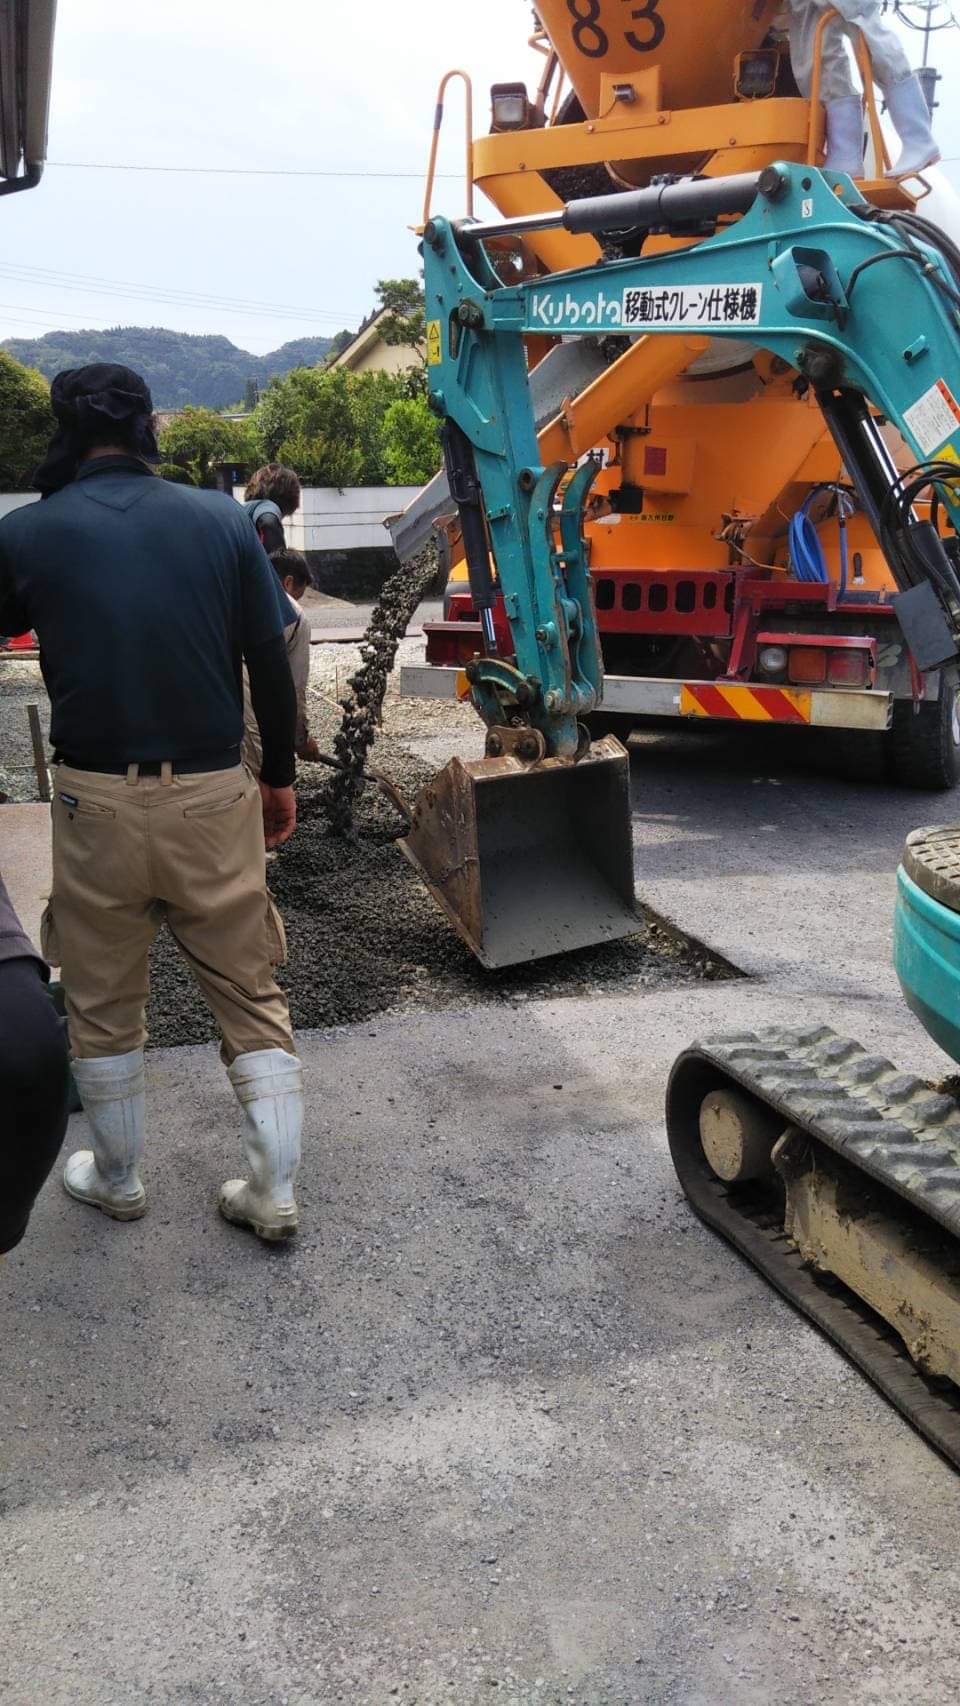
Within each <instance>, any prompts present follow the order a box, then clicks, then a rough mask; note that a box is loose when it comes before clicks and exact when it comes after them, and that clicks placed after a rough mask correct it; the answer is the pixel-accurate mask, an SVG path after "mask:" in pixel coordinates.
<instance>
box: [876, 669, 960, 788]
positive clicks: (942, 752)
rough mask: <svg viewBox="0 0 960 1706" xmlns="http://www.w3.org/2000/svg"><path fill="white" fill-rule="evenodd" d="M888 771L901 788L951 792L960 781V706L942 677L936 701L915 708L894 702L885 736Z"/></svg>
mask: <svg viewBox="0 0 960 1706" xmlns="http://www.w3.org/2000/svg"><path fill="white" fill-rule="evenodd" d="M887 771H888V774H889V776H890V778H891V780H892V781H894V782H896V783H897V784H898V785H899V786H900V787H901V788H930V789H944V788H954V787H956V785H957V782H958V781H960V703H958V698H957V689H956V687H955V686H954V685H953V683H952V682H948V681H946V680H945V679H944V678H943V677H941V680H940V693H939V696H938V697H937V699H936V700H935V701H934V702H932V703H930V704H925V703H923V702H921V704H920V705H919V706H917V707H916V709H915V708H914V705H913V702H912V701H911V700H909V699H897V700H895V701H894V706H893V722H892V724H891V727H890V732H889V734H888V736H887Z"/></svg>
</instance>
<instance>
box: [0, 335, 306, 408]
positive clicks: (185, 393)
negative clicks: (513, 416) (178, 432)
mask: <svg viewBox="0 0 960 1706" xmlns="http://www.w3.org/2000/svg"><path fill="white" fill-rule="evenodd" d="M332 342H333V339H332V338H296V339H294V341H293V342H292V343H288V344H283V345H282V346H281V348H280V349H277V350H273V351H272V352H271V353H270V355H251V354H250V351H249V350H245V349H238V348H237V346H236V344H233V343H231V342H230V339H229V338H223V337H218V336H210V337H206V336H197V335H195V334H194V333H191V332H168V331H166V330H165V329H164V327H162V326H115V327H111V329H110V330H109V331H106V332H46V333H44V336H43V337H42V338H5V339H4V340H3V342H2V343H0V349H5V350H6V351H7V352H8V353H9V354H10V355H12V356H13V357H14V359H15V360H16V361H22V362H23V364H24V366H25V367H37V368H39V370H40V372H41V373H44V374H46V376H47V378H48V379H52V378H53V376H54V374H55V373H59V372H60V370H61V368H64V367H84V366H86V364H87V363H88V362H94V361H115V362H121V363H122V364H123V365H124V366H125V367H133V368H135V369H136V371H137V372H138V373H142V374H143V377H144V378H145V379H146V381H147V384H148V385H149V386H150V390H151V392H152V394H153V401H154V404H155V405H156V407H157V408H158V409H179V408H182V407H183V405H184V404H185V403H197V404H202V405H204V406H205V407H206V408H208V409H224V408H227V407H228V406H229V405H230V404H231V403H238V402H241V401H242V400H243V398H244V395H245V393H246V390H247V386H248V383H249V381H250V380H254V381H255V382H256V384H257V385H259V386H260V387H261V388H262V387H263V386H264V385H266V384H268V383H269V381H270V380H271V379H272V378H273V376H274V374H275V373H288V372H289V371H290V369H291V367H311V366H314V365H315V364H316V363H317V362H318V361H322V359H323V357H324V355H325V354H326V352H327V350H328V349H329V348H330V345H331V343H332Z"/></svg>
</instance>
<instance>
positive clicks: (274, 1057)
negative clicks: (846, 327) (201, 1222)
mask: <svg viewBox="0 0 960 1706" xmlns="http://www.w3.org/2000/svg"><path fill="white" fill-rule="evenodd" d="M227 1077H228V1078H229V1080H230V1082H231V1084H232V1085H233V1088H234V1091H235V1093H236V1097H237V1100H238V1102H239V1103H240V1106H241V1108H242V1109H243V1114H244V1124H243V1134H242V1142H243V1148H244V1152H245V1154H246V1158H247V1165H248V1167H249V1169H250V1178H249V1179H228V1180H227V1182H226V1184H225V1185H221V1187H220V1201H219V1207H220V1213H221V1214H222V1215H223V1217H224V1219H225V1220H232V1221H233V1222H234V1223H235V1224H236V1225H237V1226H249V1227H250V1229H251V1231H253V1232H255V1233H256V1235H257V1237H258V1238H263V1239H264V1240H265V1241H266V1243H268V1244H274V1243H277V1242H278V1241H279V1240H280V1239H282V1238H292V1237H293V1236H294V1234H295V1233H296V1231H297V1228H298V1226H299V1224H300V1222H299V1216H298V1214H297V1205H296V1202H295V1200H294V1195H293V1187H294V1182H295V1180H296V1177H297V1168H298V1167H299V1165H300V1138H301V1133H302V1131H303V1068H302V1066H301V1065H300V1062H299V1060H298V1059H297V1057H296V1055H295V1054H287V1053H286V1051H285V1050H284V1049H282V1048H264V1049H257V1050H255V1051H254V1052H253V1053H252V1054H240V1055H238V1056H237V1058H236V1060H235V1061H234V1063H233V1065H232V1066H228V1067H227Z"/></svg>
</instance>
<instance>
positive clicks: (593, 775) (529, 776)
mask: <svg viewBox="0 0 960 1706" xmlns="http://www.w3.org/2000/svg"><path fill="white" fill-rule="evenodd" d="M398 845H399V846H400V847H401V849H402V851H403V852H404V854H405V855H406V857H407V858H408V859H409V861H410V863H411V865H413V866H414V868H415V869H416V870H417V871H418V872H419V873H420V875H421V877H422V878H423V880H424V882H425V883H426V885H427V887H428V889H429V890H430V893H431V894H432V895H433V897H434V899H435V900H436V901H437V902H438V904H439V905H440V907H441V908H442V909H443V911H444V912H445V913H446V916H447V918H448V919H449V920H450V922H451V924H452V925H453V926H454V928H455V929H456V930H457V931H458V932H459V934H460V935H461V936H462V937H463V940H464V941H465V942H466V944H467V946H468V947H469V948H470V949H471V951H472V952H473V953H474V954H475V955H476V957H477V959H478V960H480V962H481V964H482V965H485V966H488V967H489V968H490V969H491V970H493V969H497V968H499V967H501V966H512V965H518V964H520V963H522V962H523V961H526V960H539V959H543V958H544V957H545V956H547V955H549V954H564V953H569V952H570V951H571V949H575V948H585V947H593V946H595V945H596V944H598V943H603V942H612V941H615V940H616V939H617V938H618V937H621V936H628V935H631V934H632V933H633V932H634V931H636V930H637V929H638V928H639V919H638V918H637V914H636V910H635V904H634V887H633V837H632V833H631V824H630V772H629V760H628V758H627V754H626V752H625V751H624V749H623V747H622V746H621V745H620V742H619V741H618V740H616V739H615V738H614V737H612V736H610V737H607V738H606V739H605V740H602V741H597V742H595V744H594V745H593V746H592V747H591V748H590V751H589V752H588V754H587V755H586V756H585V757H583V758H582V759H581V760H580V762H579V763H576V764H574V763H571V762H568V761H565V760H562V759H545V760H543V761H542V762H540V763H538V764H534V765H530V764H524V763H523V762H522V761H521V760H519V759H517V758H515V757H512V756H511V757H504V758H483V759H479V760H476V761H474V762H470V763H464V762H462V761H461V760H460V759H458V758H454V759H452V760H451V761H450V763H449V764H447V765H446V766H445V767H444V768H443V769H442V770H440V771H439V772H438V773H437V775H436V776H435V777H433V779H432V780H431V781H430V782H429V783H427V785H426V786H425V787H424V788H423V789H421V792H420V794H419V795H418V796H417V799H416V801H415V803H414V809H413V820H412V823H411V826H410V830H409V832H408V834H407V835H406V836H405V837H404V838H403V839H402V840H401V841H400V842H399V844H398Z"/></svg>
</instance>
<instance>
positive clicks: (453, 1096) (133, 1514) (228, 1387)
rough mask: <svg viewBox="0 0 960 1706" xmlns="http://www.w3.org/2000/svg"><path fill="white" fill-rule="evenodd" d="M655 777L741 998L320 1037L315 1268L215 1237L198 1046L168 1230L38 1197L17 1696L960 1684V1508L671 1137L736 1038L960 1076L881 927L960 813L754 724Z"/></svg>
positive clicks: (197, 1699) (163, 1058) (661, 828)
mask: <svg viewBox="0 0 960 1706" xmlns="http://www.w3.org/2000/svg"><path fill="white" fill-rule="evenodd" d="M765 737H766V738H765ZM633 777H634V792H635V804H636V830H637V870H638V889H639V892H640V893H641V895H642V896H643V898H644V899H646V900H648V901H649V902H650V903H651V904H653V905H654V906H656V907H657V908H658V909H659V910H660V911H662V912H663V913H665V914H667V915H668V916H670V917H671V918H673V919H674V920H676V921H677V922H678V923H680V924H682V925H684V926H685V927H686V928H688V929H689V930H691V931H692V932H693V933H694V934H696V935H698V936H700V937H701V938H703V939H704V940H706V941H707V942H709V943H710V944H711V945H713V946H714V947H716V948H717V949H718V950H720V951H722V952H723V953H724V954H725V955H726V956H727V957H728V958H730V959H732V960H734V961H736V962H737V963H738V964H739V965H740V966H741V967H742V968H743V969H744V970H745V971H746V972H747V973H748V974H749V975H748V976H746V977H745V978H742V979H739V980H734V981H730V982H727V983H704V984H700V985H695V986H688V987H684V988H680V989H674V990H671V991H667V992H664V991H662V990H661V991H652V992H650V993H649V994H647V995H640V996H636V995H630V996H626V995H623V994H622V993H618V994H612V995H594V996H588V997H573V996H571V997H567V998H564V999H560V1000H556V999H544V1000H540V999H527V1000H524V999H521V998H518V999H517V1000H516V1001H514V1002H512V1003H510V1004H509V1005H502V1006H497V1007H495V1008H492V1007H489V1006H484V1007H476V1006H474V1007H467V1006H459V1007H453V1008H450V1009H448V1010H444V1011H441V1012H439V1013H438V1012H430V1013H409V1012H408V1013H401V1014H397V1015H393V1016H382V1017H380V1018H379V1019H377V1020H376V1021H374V1022H368V1023H366V1024H363V1025H358V1026H355V1027H351V1028H349V1029H345V1030H338V1031H335V1032H318V1033H313V1034H312V1035H306V1036H304V1037H303V1038H302V1050H303V1055H304V1060H305V1063H306V1066H307V1073H308V1084H309V1104H310V1107H309V1123H308V1132H309V1137H308V1144H307V1153H306V1160H305V1165H304V1170H303V1187H302V1204H303V1219H304V1231H303V1235H302V1237H301V1239H300V1241H299V1243H298V1244H297V1246H296V1248H293V1249H290V1250H287V1251H269V1250H266V1249H264V1248H262V1247H260V1246H258V1245H257V1244H255V1243H254V1242H253V1241H252V1240H250V1239H249V1238H248V1237H246V1236H245V1235H244V1234H243V1233H242V1232H239V1231H238V1230H236V1229H235V1228H231V1227H228V1226H226V1225H224V1224H223V1223H222V1222H220V1221H218V1219H217V1216H216V1214H215V1213H214V1211H213V1203H214V1197H215V1191H216V1186H217V1184H218V1183H219V1181H220V1179H222V1178H223V1177H225V1176H226V1175H227V1173H229V1172H232V1171H233V1170H234V1166H235V1157H236V1136H235V1131H236V1121H235V1118H234V1113H233V1110H232V1108H231V1103H230V1098H229V1096H228V1093H227V1087H226V1084H225V1081H224V1077H223V1074H222V1070H221V1069H220V1067H219V1066H218V1063H217V1060H216V1056H215V1052H214V1050H213V1049H212V1048H209V1049H207V1048H204V1049H180V1050H167V1051H159V1052H158V1053H157V1054H155V1055H153V1056H152V1057H151V1058H150V1061H149V1066H148V1094H149V1099H150V1110H151V1132H150V1151H149V1157H148V1166H147V1169H146V1174H147V1185H148V1191H149V1193H150V1198H151V1209H150V1212H149V1214H148V1216H147V1217H146V1218H145V1219H144V1220H142V1221H140V1222H137V1223H134V1224H132V1225H128V1226H118V1225H115V1224H113V1223H110V1222H106V1221H104V1220H103V1219H101V1218H100V1217H98V1216H97V1215H96V1214H95V1213H94V1212H93V1211H90V1210H87V1209H84V1208H82V1207H80V1206H79V1205H77V1204H75V1203H72V1202H70V1201H68V1200H67V1199H66V1198H65V1197H64V1196H63V1194H62V1193H61V1191H60V1189H59V1187H56V1188H55V1187H54V1186H51V1188H49V1189H48V1191H47V1192H46V1193H45V1196H44V1198H43V1200H42V1203H41V1205H40V1208H39V1210H38V1213H37V1215H36V1217H35V1224H34V1226H33V1227H32V1229H31V1234H30V1237H29V1239H28V1241H27V1242H26V1243H25V1244H24V1245H23V1246H22V1247H21V1249H20V1250H19V1251H18V1252H16V1253H15V1255H14V1256H13V1257H12V1258H11V1259H9V1260H8V1261H7V1262H6V1264H5V1266H4V1267H3V1268H0V1333H2V1343H3V1346H4V1358H3V1379H2V1387H0V1406H2V1408H0V1425H2V1440H3V1455H2V1464H0V1513H2V1521H0V1547H2V1567H0V1628H2V1635H3V1650H4V1657H3V1663H2V1666H0V1700H2V1701H4V1702H7V1701H9V1702H11V1703H15V1706H25V1703H30V1706H32V1703H33V1702H44V1703H50V1706H61V1703H62V1706H135V1703H136V1706H140V1703H148V1706H161V1703H162V1706H174V1703H176V1706H215V1703H216V1706H221V1703H222V1706H228V1703H229V1706H261V1703H262V1706H266V1703H268V1702H270V1703H277V1706H280V1703H282V1702H287V1703H288V1706H315V1703H316V1706H320V1703H322V1706H326V1703H327V1702H333V1701H345V1702H349V1703H355V1702H357V1703H359V1702H370V1703H373V1706H384V1703H389V1702H392V1701H393V1700H400V1701H404V1702H407V1703H410V1702H414V1701H417V1702H421V1703H423V1702H441V1701H442V1702H456V1703H470V1706H473V1703H479V1702H489V1701H492V1700H505V1701H515V1702H521V1701H522V1702H551V1703H560V1702H563V1703H565V1702H568V1701H571V1700H572V1701H576V1702H579V1703H581V1706H603V1703H604V1702H610V1703H613V1702H626V1703H631V1706H632V1703H634V1702H643V1703H647V1702H651V1703H656V1706H717V1703H723V1706H726V1703H728V1702H729V1703H730V1706H771V1703H773V1702H785V1703H787V1706H801V1703H805V1702H809V1703H810V1706H880V1703H883V1706H887V1703H890V1706H941V1703H944V1702H947V1701H950V1700H953V1699H955V1698H956V1697H957V1693H958V1690H960V1627H958V1618H960V1613H958V1605H960V1566H958V1558H957V1546H956V1535H957V1531H958V1517H960V1483H958V1480H957V1478H956V1477H955V1475H954V1474H953V1472H952V1471H951V1470H950V1469H948V1468H947V1467H946V1466H945V1465H944V1464H943V1463H942V1462H941V1461H940V1460H939V1459H938V1458H937V1457H936V1456H935V1455H934V1454H933V1453H932V1451H930V1449H929V1448H928V1447H927V1446H926V1445H924V1443H923V1442H922V1441H921V1440H920V1439H919V1438H918V1437H917V1436H916V1435H915V1434H913V1432H912V1431H911V1430H910V1428H909V1427H908V1426H907V1425H906V1424H905V1423H903V1422H902V1421H900V1419H899V1418H898V1417H897V1416H896V1415H895V1414H894V1413H893V1412H892V1411H891V1410H890V1409H889V1408H888V1407H887V1405H886V1404H885V1403H884V1402H883V1400H882V1399H880V1398H879V1397H878V1396H877V1395H876V1394H875V1393H874V1392H873V1390H872V1389H871V1388H870V1387H869V1386H868V1385H867V1384H866V1382H865V1381H864V1380H863V1379H862V1377H861V1376H860V1375H859V1374H858V1373H857V1372H856V1371H855V1370H853V1369H852V1368H851V1367H850V1366H849V1365H847V1364H846V1363H845V1362H844V1360H843V1359H842V1358H841V1357H840V1356H839V1355H838V1354H836V1353H835V1352H834V1351H833V1350H832V1349H831V1347H830V1346H829V1345H827V1344H826V1343H825V1342H824V1341H823V1340H822V1339H821V1338H820V1337H819V1336H818V1335H817V1334H816V1333H815V1332H814V1331H813V1330H812V1329H811V1328H809V1327H808V1326H807V1325H806V1324H805V1323H804V1322H803V1321H802V1320H801V1319H800V1318H799V1317H797V1316H796V1315H795V1314H794V1313H793V1312H792V1311H791V1310H790V1309H789V1308H788V1307H787V1306H786V1305H785V1304H784V1303H782V1302H781V1301H780V1299H779V1298H778V1297H776V1296H775V1295H773V1294H772V1293H771V1292H770V1291H769V1290H768V1289H767V1288H766V1287H765V1285H764V1283H763V1282H762V1281H761V1280H760V1279H759V1278H758V1277H757V1276H756V1275H755V1274H754V1273H753V1271H752V1270H751V1269H749V1268H748V1267H746V1266H745V1265H744V1264H743V1263H742V1261H741V1260H740V1259H739V1258H738V1257H737V1256H736V1255H735V1254H734V1253H732V1252H731V1251H730V1250H729V1249H727V1248H726V1247H725V1246H724V1245H723V1244H721V1243H719V1242H718V1241H717V1240H716V1238H714V1237H713V1236H712V1235H711V1234H710V1233H708V1232H707V1231H706V1230H705V1229H704V1228H702V1227H701V1226H700V1225H699V1223H697V1222H696V1221H695V1220H693V1218H692V1217H691V1215H690V1214H689V1212H688V1210H687V1209H686V1207H685V1206H684V1203H683V1201H682V1199H681V1197H680V1194H679V1191H678V1188H677V1185H676V1182H675V1179H674V1175H673V1172H672V1169H671V1166H670V1163H669V1158H668V1155H667V1152H666V1144H665V1138H664V1132H663V1125H662V1098H663V1087H664V1081H665V1077H666V1073H667V1070H668V1067H669V1064H670V1061H671V1059H672V1058H673V1056H674V1055H675V1054H676V1052H677V1051H678V1049H679V1048H680V1047H681V1046H682V1045H683V1044H684V1043H685V1042H687V1041H689V1040H690V1039H692V1038H693V1037H695V1036H696V1035H698V1034H702V1033H706V1032H709V1031H711V1030H713V1031H715V1030H722V1029H724V1028H730V1029H733V1028H739V1027H741V1026H743V1025H751V1024H762V1023H765V1022H771V1021H780V1022H789V1021H791V1020H796V1021H806V1020H810V1019H817V1020H821V1019H822V1020H826V1021H827V1022H829V1023H832V1024H834V1025H835V1026H836V1027H837V1029H839V1030H845V1031H848V1032H849V1033H850V1034H852V1035H855V1036H857V1037H859V1038H860V1039H861V1041H863V1042H864V1043H865V1044H868V1045H870V1046H871V1047H876V1048H878V1049H881V1050H884V1051H886V1052H888V1053H890V1054H891V1055H892V1057H894V1058H896V1059H898V1060H899V1061H900V1062H901V1063H902V1064H903V1065H904V1066H911V1067H913V1068H914V1069H916V1070H920V1071H928V1072H931V1073H933V1074H939V1073H942V1072H943V1071H944V1069H945V1067H946V1062H945V1059H944V1057H943V1056H942V1055H940V1054H939V1052H938V1051H937V1049H936V1048H935V1047H934V1046H933V1045H932V1044H931V1043H930V1042H929V1041H928V1040H927V1039H926V1038H925V1037H924V1035H923V1034H922V1032H921V1031H920V1029H919V1027H918V1026H917V1024H916V1023H915V1022H914V1020H913V1019H912V1018H911V1017H910V1015H909V1014H908V1013H907V1012H906V1010H905V1008H904V1007H903V1005H902V1003H901V1002H900V1000H899V996H898V992H897V988H896V982H895V979H894V976H893V973H892V971H891V969H890V965H889V954H890V924H891V915H892V904H893V871H894V868H895V865H896V861H897V855H898V851H899V847H900V845H901V842H902V839H903V836H904V834H905V833H906V831H907V830H908V829H909V828H911V827H913V826H915V825H917V824H920V823H923V822H931V821H938V820H939V821H943V820H944V818H945V817H948V816H949V815H950V812H951V810H953V809H956V807H955V805H954V803H953V802H951V801H950V800H948V799H947V800H945V799H944V797H943V796H923V795H908V794H904V793H899V792H893V791H891V790H887V789H883V788H874V787H869V786H864V787H861V788H858V787H855V786H852V785H850V784H848V783H844V782H842V781H840V780H838V779H836V778H833V777H830V776H826V775H823V774H818V773H817V771H816V770H815V769H810V768H808V767H805V766H799V767H797V766H795V765H794V763H793V761H792V760H791V759H790V758H789V756H788V755H785V754H784V753H783V752H782V751H779V752H778V749H777V747H776V745H774V744H771V742H770V739H769V736H768V734H767V731H759V732H758V733H757V734H756V735H751V736H749V737H744V736H742V735H736V736H733V735H726V734H724V735H721V736H719V737H717V736H713V735H710V734H708V733H704V734H701V733H699V732H696V733H693V732H691V731H687V732H683V731H681V732H680V733H678V734H677V735H673V736H670V737H669V738H664V737H660V736H657V737H655V738H654V737H651V738H650V739H649V740H644V741H643V742H642V743H641V746H640V749H639V750H638V751H637V752H636V754H635V756H634V760H633ZM956 804H957V805H960V802H956ZM72 1123H73V1130H72V1131H71V1136H70V1139H69V1144H70V1147H74V1146H76V1145H78V1144H79V1142H80V1141H81V1140H82V1136H83V1122H82V1118H78V1119H76V1120H75V1121H74V1122H72Z"/></svg>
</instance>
